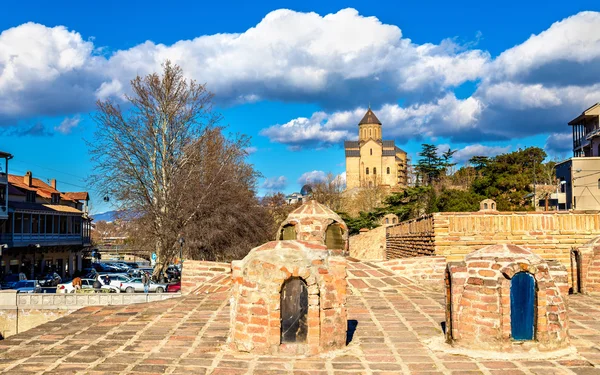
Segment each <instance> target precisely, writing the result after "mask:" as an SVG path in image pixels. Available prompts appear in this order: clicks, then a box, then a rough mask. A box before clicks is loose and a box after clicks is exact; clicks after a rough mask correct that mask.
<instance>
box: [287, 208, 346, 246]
mask: <svg viewBox="0 0 600 375" xmlns="http://www.w3.org/2000/svg"><path fill="white" fill-rule="evenodd" d="M276 239H277V240H300V241H312V242H317V243H320V244H323V245H325V246H327V248H328V249H330V250H339V251H341V252H347V251H348V226H347V225H346V223H345V222H344V220H342V218H341V217H340V216H339V215H338V214H336V213H335V212H334V211H333V210H331V209H330V208H329V207H327V206H325V205H323V204H321V203H319V202H317V201H316V200H314V199H313V200H309V201H307V202H306V203H304V204H303V205H302V206H300V207H298V208H297V209H295V210H294V211H292V212H291V213H290V214H289V215H288V217H287V219H285V220H284V221H283V223H281V225H280V226H279V230H278V232H277V238H276Z"/></svg>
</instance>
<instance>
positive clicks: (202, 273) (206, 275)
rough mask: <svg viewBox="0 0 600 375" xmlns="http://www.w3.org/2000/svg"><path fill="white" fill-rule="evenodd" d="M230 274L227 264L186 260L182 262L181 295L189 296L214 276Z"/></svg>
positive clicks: (229, 266) (229, 267)
mask: <svg viewBox="0 0 600 375" xmlns="http://www.w3.org/2000/svg"><path fill="white" fill-rule="evenodd" d="M230 273H231V265H230V264H229V263H220V262H207V261H203V260H186V261H184V262H183V274H182V277H181V294H190V293H192V292H193V291H194V290H196V289H198V288H199V287H201V286H202V284H204V283H205V282H207V281H208V280H211V279H212V278H214V277H215V276H217V275H222V274H230Z"/></svg>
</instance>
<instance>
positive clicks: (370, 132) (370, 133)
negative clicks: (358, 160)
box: [369, 129, 373, 137]
mask: <svg viewBox="0 0 600 375" xmlns="http://www.w3.org/2000/svg"><path fill="white" fill-rule="evenodd" d="M372 135H373V134H372V131H371V129H369V137H370V136H372Z"/></svg>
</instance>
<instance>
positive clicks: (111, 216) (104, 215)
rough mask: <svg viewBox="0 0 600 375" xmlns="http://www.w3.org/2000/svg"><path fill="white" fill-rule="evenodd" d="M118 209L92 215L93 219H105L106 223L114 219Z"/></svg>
mask: <svg viewBox="0 0 600 375" xmlns="http://www.w3.org/2000/svg"><path fill="white" fill-rule="evenodd" d="M118 213H119V211H106V212H102V213H99V214H95V215H92V218H93V219H94V221H96V222H98V221H106V222H107V223H110V222H113V221H115V218H116V217H117V214H118Z"/></svg>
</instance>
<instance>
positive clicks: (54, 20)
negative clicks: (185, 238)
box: [0, 1, 600, 212]
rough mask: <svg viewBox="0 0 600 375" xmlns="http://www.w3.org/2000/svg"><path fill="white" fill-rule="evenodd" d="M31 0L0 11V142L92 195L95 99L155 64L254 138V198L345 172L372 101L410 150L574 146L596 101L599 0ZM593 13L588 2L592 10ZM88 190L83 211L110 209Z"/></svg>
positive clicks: (562, 150) (27, 165)
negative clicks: (201, 86)
mask: <svg viewBox="0 0 600 375" xmlns="http://www.w3.org/2000/svg"><path fill="white" fill-rule="evenodd" d="M496 4H497V3H490V2H483V1H464V2H449V1H419V2H402V3H400V2H383V1H345V2H341V1H328V2H322V1H319V2H317V1H302V2H291V1H278V2H269V1H259V2H247V1H246V2H242V1H239V2H232V1H229V2H208V3H206V4H205V2H198V1H188V2H186V1H179V2H177V6H176V7H175V6H171V7H170V6H167V5H166V3H164V2H158V1H157V2H152V1H128V2H121V1H103V2H81V1H57V2H47V1H31V2H10V3H8V4H3V10H2V14H1V15H0V150H3V151H8V152H11V153H13V154H14V155H15V158H14V159H13V160H12V161H11V171H12V172H14V173H24V172H25V171H27V170H31V171H32V172H33V174H34V176H37V177H41V178H44V179H49V178H56V179H57V180H58V185H59V190H62V191H78V190H84V189H86V190H89V188H88V187H87V185H86V183H85V177H86V176H87V175H89V174H90V173H91V172H92V165H93V164H92V162H91V161H90V160H89V156H88V154H87V147H86V145H85V142H84V140H91V139H92V134H93V132H94V130H95V124H94V123H93V122H92V121H91V120H90V116H91V114H92V113H93V111H94V102H95V100H96V99H106V98H111V99H113V100H117V101H118V100H121V98H122V95H123V94H124V93H127V90H128V80H129V79H131V78H133V77H134V76H135V75H136V74H147V73H149V72H152V71H155V70H158V69H159V68H160V63H161V62H162V61H164V59H166V58H170V59H171V60H173V61H174V62H176V63H178V64H180V65H181V66H182V67H183V69H184V72H185V73H186V75H188V76H189V77H190V78H194V79H196V80H198V81H200V82H206V83H207V84H208V88H209V89H210V90H212V91H213V92H215V94H216V103H217V106H218V110H219V111H220V112H221V113H222V114H223V116H224V124H228V125H229V130H230V131H231V132H243V133H245V134H248V135H250V136H252V149H251V150H250V151H251V155H250V156H249V160H250V162H252V163H253V164H254V165H255V166H256V168H257V169H258V170H259V171H260V172H261V173H262V174H263V175H264V177H265V178H264V179H263V180H261V181H260V182H259V193H260V194H265V193H266V192H268V191H270V190H282V191H284V192H288V193H289V192H292V191H297V190H299V188H300V184H301V183H302V180H303V179H304V178H306V176H311V178H312V179H316V178H319V177H321V176H322V175H323V174H324V173H327V172H332V173H334V174H341V173H343V171H344V153H343V149H342V148H341V147H340V146H341V144H342V142H343V140H344V139H352V138H353V137H356V133H357V129H356V128H357V126H356V124H357V123H358V120H359V119H360V117H361V116H362V114H363V113H364V111H365V110H366V108H367V106H368V105H369V103H370V104H371V107H372V108H373V110H374V111H375V113H376V114H377V115H378V116H379V118H380V120H382V122H383V123H384V125H383V135H384V138H387V139H395V140H396V141H397V143H398V145H399V146H400V147H402V148H403V149H405V150H406V151H407V152H408V153H409V155H410V156H411V157H413V159H415V158H416V153H417V152H418V150H419V148H420V144H421V143H423V142H433V143H436V144H438V145H441V147H442V148H444V147H452V148H453V149H458V150H459V151H458V152H457V154H456V155H457V158H458V159H459V161H462V160H466V159H468V158H469V157H470V156H472V155H476V154H477V155H478V154H485V155H494V154H497V153H500V152H506V151H510V150H515V149H517V148H519V147H527V146H531V145H536V146H540V147H544V148H545V149H546V150H547V152H548V153H549V154H550V155H551V157H555V158H563V157H567V156H569V155H570V153H569V145H570V141H571V140H570V133H569V131H570V129H569V128H568V127H567V125H566V123H567V122H568V121H569V120H570V119H572V118H574V117H576V116H577V115H578V114H579V113H581V111H582V110H584V109H585V108H587V107H589V106H590V105H592V104H594V103H596V102H598V101H600V14H599V13H596V12H595V11H597V10H598V8H599V6H598V5H597V1H571V2H565V1H544V2H541V1H539V2H538V1H527V2H524V1H518V2H517V1H514V2H513V1H505V2H502V6H497V5H496ZM590 11H591V12H590ZM101 196H102V192H94V191H92V197H93V202H92V204H93V209H94V211H96V212H100V211H104V210H106V209H109V208H110V206H109V205H106V204H104V203H102V201H101V198H100V197H101Z"/></svg>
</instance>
